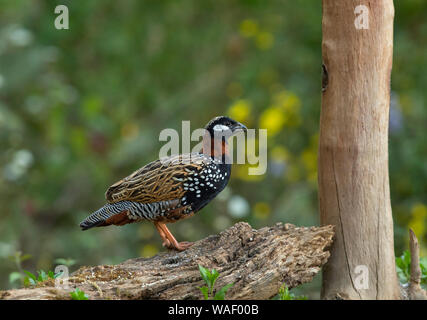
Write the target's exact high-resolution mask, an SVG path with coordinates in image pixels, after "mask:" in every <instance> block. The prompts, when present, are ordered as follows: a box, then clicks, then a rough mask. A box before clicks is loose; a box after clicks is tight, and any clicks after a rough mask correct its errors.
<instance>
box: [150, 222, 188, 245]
mask: <svg viewBox="0 0 427 320" xmlns="http://www.w3.org/2000/svg"><path fill="white" fill-rule="evenodd" d="M158 227H159V228H160V229H162V231H163V233H164V235H165V237H166V238H167V239H168V240H169V243H170V246H168V248H169V249H175V250H177V251H184V250H186V249H188V248H189V247H191V246H192V245H193V242H187V241H184V242H178V241H176V239H175V237H174V236H173V235H172V233H171V232H170V231H169V229H168V228H167V227H166V225H165V224H164V223H158Z"/></svg>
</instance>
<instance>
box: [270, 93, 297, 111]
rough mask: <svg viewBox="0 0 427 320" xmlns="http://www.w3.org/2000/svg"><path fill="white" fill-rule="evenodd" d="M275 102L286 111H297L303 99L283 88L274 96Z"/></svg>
mask: <svg viewBox="0 0 427 320" xmlns="http://www.w3.org/2000/svg"><path fill="white" fill-rule="evenodd" d="M273 100H274V102H275V103H276V104H277V105H278V106H280V107H281V108H283V109H284V110H285V111H286V112H293V113H295V112H297V111H298V110H299V107H300V106H301V100H300V99H299V98H298V96H297V95H295V94H294V93H292V92H289V91H286V90H282V91H280V92H278V93H277V94H276V95H275V96H274V98H273Z"/></svg>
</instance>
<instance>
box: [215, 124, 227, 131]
mask: <svg viewBox="0 0 427 320" xmlns="http://www.w3.org/2000/svg"><path fill="white" fill-rule="evenodd" d="M213 129H214V131H221V132H222V131H227V130H230V128H229V127H227V126H224V125H222V124H217V125H216V126H215V127H213Z"/></svg>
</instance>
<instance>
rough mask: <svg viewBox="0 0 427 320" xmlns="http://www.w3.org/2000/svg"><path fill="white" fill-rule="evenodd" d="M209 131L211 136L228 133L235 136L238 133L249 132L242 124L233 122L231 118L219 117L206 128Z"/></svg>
mask: <svg viewBox="0 0 427 320" xmlns="http://www.w3.org/2000/svg"><path fill="white" fill-rule="evenodd" d="M205 129H206V130H208V131H209V133H210V134H211V136H214V135H215V134H221V133H222V134H225V135H226V132H227V131H228V133H229V135H233V134H234V133H237V132H238V131H245V132H246V131H247V128H246V127H245V126H244V125H243V124H241V123H240V122H238V121H236V120H233V119H231V118H229V117H225V116H219V117H215V118H213V119H212V120H211V121H209V123H208V124H207V125H206V127H205Z"/></svg>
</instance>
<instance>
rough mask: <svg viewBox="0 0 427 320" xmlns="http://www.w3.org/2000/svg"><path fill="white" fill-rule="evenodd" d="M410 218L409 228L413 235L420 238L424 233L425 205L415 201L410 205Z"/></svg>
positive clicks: (426, 210) (426, 211) (426, 214)
mask: <svg viewBox="0 0 427 320" xmlns="http://www.w3.org/2000/svg"><path fill="white" fill-rule="evenodd" d="M411 213H412V219H411V221H410V222H409V228H411V229H412V230H413V231H414V232H415V235H416V236H417V237H418V238H420V237H422V236H424V233H425V218H426V217H427V207H426V206H425V205H424V204H422V203H417V204H415V205H414V206H413V207H412V210H411Z"/></svg>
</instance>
